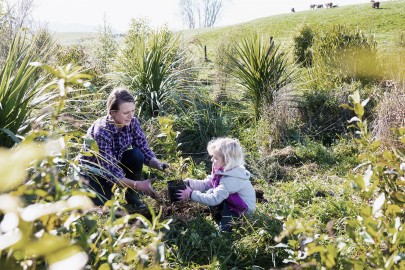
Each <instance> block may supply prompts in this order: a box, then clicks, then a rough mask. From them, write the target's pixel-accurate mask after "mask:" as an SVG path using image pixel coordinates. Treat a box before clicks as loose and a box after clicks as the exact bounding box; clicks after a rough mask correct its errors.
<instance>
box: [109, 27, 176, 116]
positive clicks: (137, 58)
mask: <svg viewBox="0 0 405 270" xmlns="http://www.w3.org/2000/svg"><path fill="white" fill-rule="evenodd" d="M135 27H136V26H135ZM138 27H139V26H138ZM143 29H144V28H142V27H140V29H139V31H132V32H130V35H128V36H127V40H126V46H125V48H124V49H123V50H122V51H121V54H120V57H119V58H118V64H117V65H116V71H117V72H116V73H115V75H117V76H116V79H117V83H119V84H120V85H125V86H127V87H129V89H130V90H131V91H132V92H133V93H134V96H135V98H136V102H137V105H138V116H139V117H143V118H146V119H148V118H150V117H157V116H159V115H160V114H162V113H164V111H165V110H166V109H167V108H166V107H167V106H166V105H168V103H169V101H170V99H171V96H172V92H173V91H174V90H175V89H176V88H177V86H178V83H179V82H180V77H181V70H179V69H178V67H179V65H180V62H181V59H182V58H181V55H182V54H181V53H178V51H179V50H178V48H179V46H178V38H177V37H176V36H174V35H173V33H171V32H169V31H168V30H167V29H161V30H158V31H149V30H143Z"/></svg>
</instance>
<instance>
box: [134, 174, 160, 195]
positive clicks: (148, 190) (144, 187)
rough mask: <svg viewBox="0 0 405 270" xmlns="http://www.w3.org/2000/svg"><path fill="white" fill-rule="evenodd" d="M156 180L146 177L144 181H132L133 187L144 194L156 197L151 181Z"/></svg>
mask: <svg viewBox="0 0 405 270" xmlns="http://www.w3.org/2000/svg"><path fill="white" fill-rule="evenodd" d="M155 181H156V178H153V179H146V180H144V181H134V189H135V190H138V191H142V192H143V193H145V194H146V195H148V196H150V197H152V198H154V199H156V200H157V199H158V197H159V196H158V194H157V193H156V191H155V190H154V189H153V187H152V183H153V182H155Z"/></svg>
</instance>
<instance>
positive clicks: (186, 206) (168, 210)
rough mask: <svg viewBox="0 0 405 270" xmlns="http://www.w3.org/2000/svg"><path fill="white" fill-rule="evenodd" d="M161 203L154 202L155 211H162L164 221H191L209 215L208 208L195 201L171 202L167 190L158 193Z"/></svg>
mask: <svg viewBox="0 0 405 270" xmlns="http://www.w3.org/2000/svg"><path fill="white" fill-rule="evenodd" d="M157 193H158V194H159V197H160V201H154V203H153V208H154V209H155V211H159V208H161V209H162V219H169V218H171V219H179V220H181V221H190V220H193V219H195V217H196V216H197V215H202V216H204V215H209V214H210V211H209V208H208V206H206V205H203V204H200V203H197V202H193V201H178V202H171V201H170V199H169V195H168V192H167V190H160V191H158V192H157Z"/></svg>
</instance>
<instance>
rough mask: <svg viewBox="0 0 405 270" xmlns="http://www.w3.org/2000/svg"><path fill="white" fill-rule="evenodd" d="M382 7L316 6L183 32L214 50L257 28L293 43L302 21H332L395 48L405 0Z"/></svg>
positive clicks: (404, 22) (319, 23) (403, 24)
mask: <svg viewBox="0 0 405 270" xmlns="http://www.w3.org/2000/svg"><path fill="white" fill-rule="evenodd" d="M380 7H381V8H380V9H373V8H372V7H371V5H370V4H369V3H367V4H360V5H350V6H344V7H338V8H332V9H326V8H323V9H315V10H308V11H302V12H296V13H290V14H283V15H277V16H270V17H265V18H260V19H256V20H253V21H250V22H247V23H242V24H237V25H232V26H227V27H219V28H210V29H196V30H187V31H184V32H183V36H184V38H185V39H186V40H193V39H194V40H195V39H198V40H200V41H201V42H203V44H204V45H207V47H208V50H209V51H212V50H214V48H215V47H216V46H217V45H218V44H219V43H220V41H221V40H222V39H225V38H228V37H230V36H235V35H242V34H243V33H249V32H252V31H258V32H259V33H264V34H266V35H269V36H273V37H274V38H275V40H276V42H278V43H281V44H282V46H286V47H288V46H289V45H291V42H292V38H293V37H294V34H295V33H296V30H297V29H298V28H299V27H300V26H301V25H303V24H308V25H310V26H315V27H319V28H322V27H324V26H326V25H330V24H346V25H349V26H353V27H359V28H360V29H362V30H364V31H365V33H369V34H372V35H374V36H375V38H376V40H377V42H378V45H379V47H381V48H382V49H384V50H387V49H390V48H392V47H394V46H395V45H396V44H397V43H398V42H399V40H400V37H401V34H402V35H404V32H405V15H404V14H405V1H392V2H383V3H382V4H381V6H380Z"/></svg>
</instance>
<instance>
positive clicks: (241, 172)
mask: <svg viewBox="0 0 405 270" xmlns="http://www.w3.org/2000/svg"><path fill="white" fill-rule="evenodd" d="M217 173H218V174H219V175H224V176H231V177H236V178H240V179H243V180H249V178H250V172H249V171H248V170H246V169H245V168H244V167H236V168H233V169H231V170H229V171H225V172H217Z"/></svg>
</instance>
